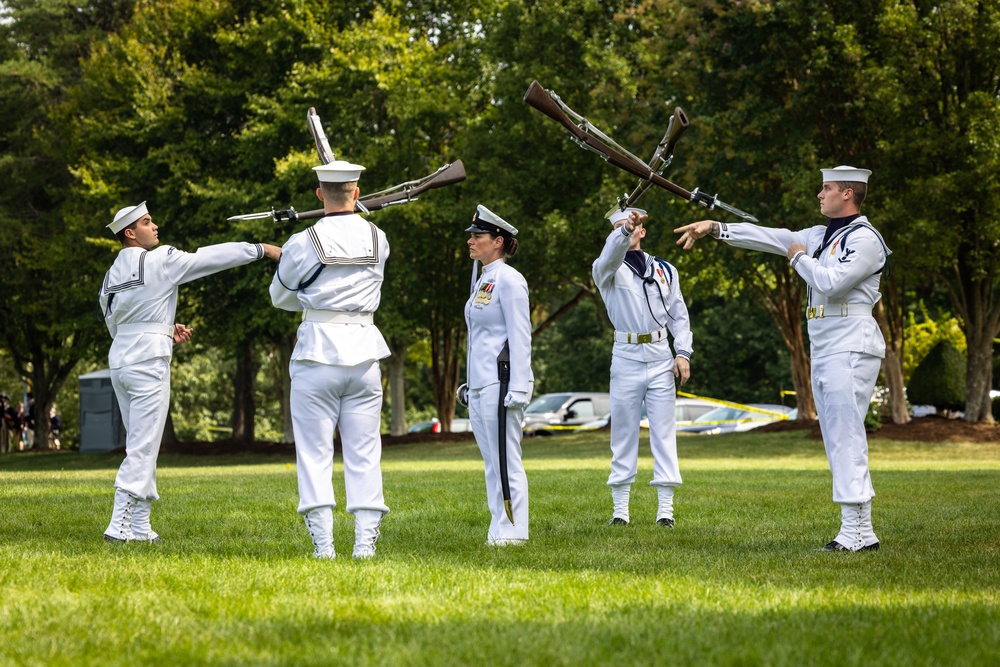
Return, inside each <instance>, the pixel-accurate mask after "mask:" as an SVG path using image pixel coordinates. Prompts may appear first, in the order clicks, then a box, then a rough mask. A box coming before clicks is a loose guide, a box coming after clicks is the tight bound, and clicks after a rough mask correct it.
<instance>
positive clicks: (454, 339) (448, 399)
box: [430, 316, 465, 432]
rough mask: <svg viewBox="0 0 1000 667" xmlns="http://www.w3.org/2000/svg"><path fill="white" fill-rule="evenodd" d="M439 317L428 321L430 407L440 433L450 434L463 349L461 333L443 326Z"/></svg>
mask: <svg viewBox="0 0 1000 667" xmlns="http://www.w3.org/2000/svg"><path fill="white" fill-rule="evenodd" d="M439 322H440V318H439V317H434V316H432V317H431V326H430V334H431V377H432V380H433V386H434V407H435V408H436V409H437V415H438V420H440V422H441V430H442V431H445V432H448V431H451V420H452V419H453V418H454V417H455V392H456V391H458V372H459V370H460V368H461V360H462V355H464V354H465V346H464V345H462V340H463V338H464V336H463V332H461V331H460V330H459V329H458V328H457V327H452V326H450V324H451V323H450V322H448V323H445V324H444V325H443V326H442V325H440V324H439Z"/></svg>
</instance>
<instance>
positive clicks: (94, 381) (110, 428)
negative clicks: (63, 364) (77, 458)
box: [78, 368, 125, 452]
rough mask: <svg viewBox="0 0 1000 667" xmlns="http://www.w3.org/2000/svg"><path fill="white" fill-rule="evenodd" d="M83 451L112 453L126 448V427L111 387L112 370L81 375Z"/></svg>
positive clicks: (81, 433)
mask: <svg viewBox="0 0 1000 667" xmlns="http://www.w3.org/2000/svg"><path fill="white" fill-rule="evenodd" d="M78 379H79V381H80V451H81V452H109V451H111V450H112V449H118V448H119V447H124V446H125V424H124V423H123V422H122V413H121V410H120V409H119V407H118V399H117V398H115V389H114V387H112V386H111V369H110V368H105V369H104V370H100V371H94V372H93V373H86V374H85V375H81V376H80V377H79V378H78Z"/></svg>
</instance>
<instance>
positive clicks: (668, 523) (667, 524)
mask: <svg viewBox="0 0 1000 667" xmlns="http://www.w3.org/2000/svg"><path fill="white" fill-rule="evenodd" d="M656 525H657V526H663V527H664V528H673V527H674V520H673V519H669V518H667V517H663V518H662V519H657V520H656Z"/></svg>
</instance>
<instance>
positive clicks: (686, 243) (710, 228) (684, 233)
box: [674, 220, 719, 250]
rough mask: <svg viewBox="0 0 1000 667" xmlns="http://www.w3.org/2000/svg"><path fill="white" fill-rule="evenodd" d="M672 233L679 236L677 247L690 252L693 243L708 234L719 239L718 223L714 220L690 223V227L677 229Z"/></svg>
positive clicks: (685, 226)
mask: <svg viewBox="0 0 1000 667" xmlns="http://www.w3.org/2000/svg"><path fill="white" fill-rule="evenodd" d="M674 232H675V233H677V234H680V235H681V237H680V238H679V239H677V245H679V246H683V247H684V250H690V249H691V247H692V246H694V242H695V241H697V240H698V239H702V238H705V237H706V236H708V235H709V234H711V235H712V236H713V237H715V238H719V223H718V222H716V221H715V220H699V221H698V222H692V223H691V224H690V225H684V226H683V227H678V228H677V229H675V230H674Z"/></svg>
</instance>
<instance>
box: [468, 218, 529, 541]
mask: <svg viewBox="0 0 1000 667" xmlns="http://www.w3.org/2000/svg"><path fill="white" fill-rule="evenodd" d="M483 208H485V207H482V206H481V207H480V209H483ZM486 213H488V214H489V211H488V210H487V211H486ZM490 215H492V214H490ZM504 224H506V223H504ZM465 323H466V325H467V326H468V328H469V344H468V359H467V363H466V368H467V370H468V391H469V393H468V401H469V420H470V421H471V423H472V431H473V433H474V434H475V436H476V442H477V443H478V445H479V451H480V452H481V453H482V455H483V464H484V471H485V475H486V501H487V505H488V506H489V510H490V516H491V520H490V527H489V530H488V532H487V538H486V539H487V543H489V544H507V543H511V542H519V541H523V540H527V539H528V478H527V476H526V475H525V472H524V464H523V463H522V461H521V421H522V420H523V419H524V407H523V406H522V407H516V408H515V407H509V408H508V409H507V424H506V429H507V432H506V436H507V439H506V442H507V477H508V480H509V482H510V496H511V506H512V510H513V512H512V513H513V515H514V523H513V524H511V522H510V519H508V518H507V513H506V511H505V509H504V501H503V490H502V486H501V482H500V459H499V446H498V437H499V430H498V428H497V426H498V419H499V414H498V407H499V404H500V402H501V401H503V400H504V399H505V398H506V397H505V396H500V378H499V373H498V368H497V357H498V356H499V355H500V351H501V350H502V349H503V346H504V343H507V344H508V345H509V346H510V384H509V386H508V391H509V392H521V393H522V394H524V395H525V396H526V399H525V401H530V400H531V393H532V389H533V387H534V376H533V375H532V373H531V316H530V306H529V303H528V284H527V282H525V280H524V276H522V275H521V274H520V273H519V272H518V271H517V270H516V269H514V268H512V267H510V266H508V265H507V264H506V263H505V262H504V260H503V259H498V260H496V261H493V262H491V263H489V264H487V265H485V266H484V267H483V270H482V274H481V275H480V277H479V279H478V281H477V282H476V284H475V288H474V289H473V290H472V295H471V296H470V298H469V300H468V301H467V302H466V304H465Z"/></svg>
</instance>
